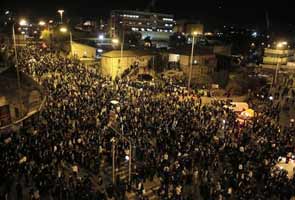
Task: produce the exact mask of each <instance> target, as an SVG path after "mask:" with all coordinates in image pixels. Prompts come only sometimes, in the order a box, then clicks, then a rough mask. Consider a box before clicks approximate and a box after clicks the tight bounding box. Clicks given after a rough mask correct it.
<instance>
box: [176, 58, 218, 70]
mask: <svg viewBox="0 0 295 200" xmlns="http://www.w3.org/2000/svg"><path fill="white" fill-rule="evenodd" d="M195 61H196V62H197V64H198V65H208V66H212V67H216V65H217V59H216V56H215V55H201V56H199V55H195V56H194V58H193V62H195ZM179 63H180V65H183V66H189V65H190V56H187V55H180V58H179Z"/></svg>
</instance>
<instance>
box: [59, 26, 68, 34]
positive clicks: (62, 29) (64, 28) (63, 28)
mask: <svg viewBox="0 0 295 200" xmlns="http://www.w3.org/2000/svg"><path fill="white" fill-rule="evenodd" d="M59 31H60V32H62V33H66V32H68V29H67V28H66V27H61V28H60V29H59Z"/></svg>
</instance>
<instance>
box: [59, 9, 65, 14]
mask: <svg viewBox="0 0 295 200" xmlns="http://www.w3.org/2000/svg"><path fill="white" fill-rule="evenodd" d="M57 12H58V13H59V14H60V15H62V14H63V13H64V12H65V11H64V10H58V11H57Z"/></svg>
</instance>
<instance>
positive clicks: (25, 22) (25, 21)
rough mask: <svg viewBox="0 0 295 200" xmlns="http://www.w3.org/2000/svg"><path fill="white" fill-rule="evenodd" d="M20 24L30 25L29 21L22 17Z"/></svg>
mask: <svg viewBox="0 0 295 200" xmlns="http://www.w3.org/2000/svg"><path fill="white" fill-rule="evenodd" d="M19 25H20V26H28V21H27V20H26V19H21V20H20V21H19Z"/></svg>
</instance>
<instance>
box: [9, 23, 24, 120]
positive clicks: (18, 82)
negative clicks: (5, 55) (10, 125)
mask: <svg viewBox="0 0 295 200" xmlns="http://www.w3.org/2000/svg"><path fill="white" fill-rule="evenodd" d="M12 37H13V46H14V54H15V55H14V56H15V67H16V76H17V87H18V98H19V106H20V116H21V117H22V115H23V111H22V98H21V84H20V74H19V68H18V57H17V49H16V39H15V30H14V24H13V25H12Z"/></svg>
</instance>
